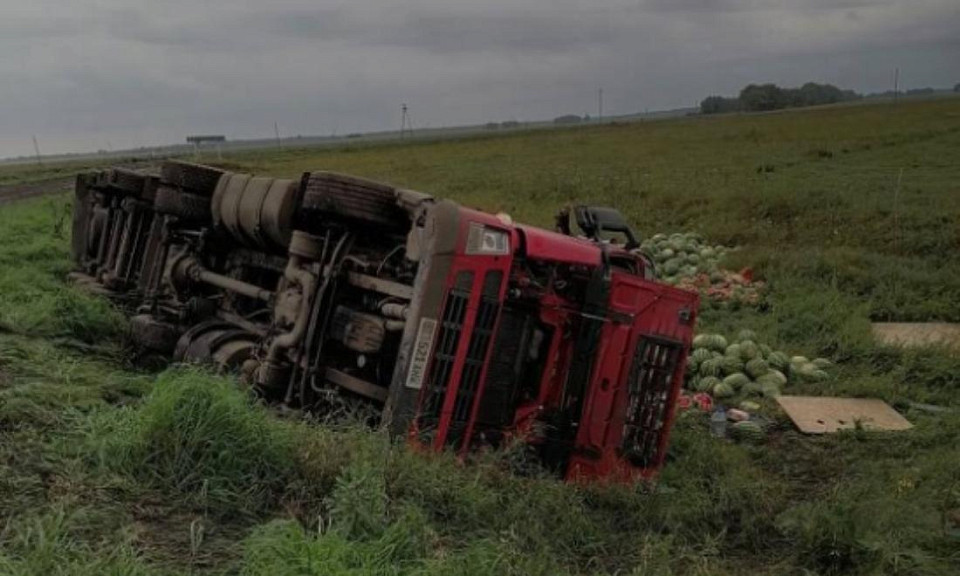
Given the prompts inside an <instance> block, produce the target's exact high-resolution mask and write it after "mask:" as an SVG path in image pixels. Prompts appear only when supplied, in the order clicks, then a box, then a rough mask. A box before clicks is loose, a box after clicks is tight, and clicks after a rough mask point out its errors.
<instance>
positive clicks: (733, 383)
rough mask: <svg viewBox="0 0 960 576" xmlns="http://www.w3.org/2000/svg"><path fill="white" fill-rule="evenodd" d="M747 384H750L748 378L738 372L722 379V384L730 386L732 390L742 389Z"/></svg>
mask: <svg viewBox="0 0 960 576" xmlns="http://www.w3.org/2000/svg"><path fill="white" fill-rule="evenodd" d="M747 382H750V377H749V376H747V375H746V374H743V373H739V372H738V373H737V374H731V375H729V376H727V377H726V378H724V379H723V383H724V384H726V385H727V386H730V387H731V388H733V389H734V390H739V389H741V388H743V387H744V386H745V385H746V384H747Z"/></svg>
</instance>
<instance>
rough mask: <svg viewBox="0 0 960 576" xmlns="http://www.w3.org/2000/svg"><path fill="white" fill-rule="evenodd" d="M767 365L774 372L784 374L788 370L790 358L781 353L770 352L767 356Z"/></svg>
mask: <svg viewBox="0 0 960 576" xmlns="http://www.w3.org/2000/svg"><path fill="white" fill-rule="evenodd" d="M767 364H769V365H770V367H771V368H773V369H775V370H779V371H781V372H786V371H787V370H789V368H790V358H789V357H788V356H787V355H786V354H784V353H783V352H779V351H777V352H771V353H770V354H769V355H767Z"/></svg>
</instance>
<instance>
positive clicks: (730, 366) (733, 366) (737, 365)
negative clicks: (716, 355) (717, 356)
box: [720, 355, 743, 376]
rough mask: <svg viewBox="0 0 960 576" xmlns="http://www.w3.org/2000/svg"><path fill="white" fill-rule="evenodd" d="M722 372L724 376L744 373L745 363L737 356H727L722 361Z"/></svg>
mask: <svg viewBox="0 0 960 576" xmlns="http://www.w3.org/2000/svg"><path fill="white" fill-rule="evenodd" d="M720 371H721V372H723V375H724V376H729V375H730V374H736V373H737V372H743V361H742V360H740V358H737V357H736V356H730V355H726V356H724V357H723V360H722V361H721V364H720Z"/></svg>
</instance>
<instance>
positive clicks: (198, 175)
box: [160, 160, 226, 198]
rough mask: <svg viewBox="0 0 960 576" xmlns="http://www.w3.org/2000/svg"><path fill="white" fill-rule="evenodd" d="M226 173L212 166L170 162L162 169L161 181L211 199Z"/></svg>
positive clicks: (176, 161)
mask: <svg viewBox="0 0 960 576" xmlns="http://www.w3.org/2000/svg"><path fill="white" fill-rule="evenodd" d="M224 174H226V172H225V171H223V170H220V169H218V168H214V167H212V166H204V165H202V164H193V163H191V162H181V161H179V160H170V161H167V162H164V163H163V166H161V167H160V181H161V182H163V183H164V184H168V185H171V186H177V187H179V188H181V189H183V190H186V191H188V192H190V193H193V194H199V195H201V196H206V197H207V198H209V197H210V196H212V195H213V191H214V190H215V189H216V188H217V182H219V181H220V177H221V176H223V175H224Z"/></svg>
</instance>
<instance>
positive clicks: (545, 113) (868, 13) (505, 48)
mask: <svg viewBox="0 0 960 576" xmlns="http://www.w3.org/2000/svg"><path fill="white" fill-rule="evenodd" d="M958 39H960V5H958V3H957V2H956V0H913V1H910V0H839V1H838V0H803V1H801V0H590V1H587V0H552V1H551V2H549V3H548V2H544V1H543V0H487V1H485V2H483V3H459V2H457V3H454V2H449V1H445V0H413V1H408V2H404V3H402V4H401V3H396V2H389V1H387V0H343V1H326V2H316V1H314V0H277V1H274V2H262V0H230V1H227V0H214V1H210V2H204V3H198V2H195V1H187V0H168V1H164V2H145V1H141V2H138V3H135V4H134V3H131V2H129V1H123V2H121V1H120V0H73V1H72V2H70V3H63V2H59V1H56V0H33V2H31V3H30V4H29V5H25V4H23V3H22V2H14V1H12V0H0V78H3V79H4V80H3V83H2V84H0V155H11V154H22V153H28V152H29V151H30V148H31V146H32V144H31V141H30V137H31V136H32V135H33V134H36V135H37V136H38V137H39V138H40V140H41V142H42V143H43V145H44V149H45V150H46V151H50V152H54V151H66V150H84V149H97V148H103V147H106V146H108V145H109V146H112V147H116V148H119V147H127V146H140V145H146V144H151V143H168V142H177V141H182V138H183V136H184V135H185V134H187V133H190V132H219V133H225V134H227V136H228V137H230V138H237V137H258V136H265V135H268V134H270V133H271V132H272V129H273V123H274V122H278V123H279V124H280V125H281V129H282V130H283V131H284V133H287V134H296V133H303V134H311V133H330V132H333V131H337V132H338V133H341V134H342V133H345V132H352V131H358V130H377V129H389V128H395V127H396V126H395V125H396V123H397V120H398V113H397V112H398V109H399V103H400V102H408V103H409V104H410V105H411V114H412V115H413V118H414V121H415V122H416V123H417V124H418V125H420V126H424V125H431V126H439V125H445V124H446V125H450V124H457V123H468V122H482V121H486V120H491V119H494V120H499V119H507V118H516V119H535V118H549V117H551V116H553V115H557V114H563V113H567V112H576V113H585V112H593V110H594V106H595V93H596V89H597V87H599V86H603V87H604V89H605V101H606V106H605V108H606V109H607V110H608V111H609V112H610V113H627V112H635V111H638V110H643V109H645V108H649V109H657V108H664V107H674V106H689V105H692V104H694V103H696V102H697V101H698V100H699V99H701V98H702V97H703V96H705V95H707V94H713V93H734V92H735V91H736V90H738V89H739V88H740V87H741V86H742V85H743V84H745V83H747V82H753V81H772V82H778V83H780V84H785V85H791V84H799V83H802V82H804V81H807V80H818V81H829V82H833V83H836V84H838V85H841V86H844V87H850V88H854V89H857V90H866V91H869V90H882V89H886V88H887V87H888V86H889V83H890V77H891V74H892V70H893V68H894V67H897V66H899V67H900V68H901V69H902V76H903V78H904V80H905V82H906V85H907V86H908V87H913V86H925V85H937V86H946V85H952V84H953V83H955V82H958V81H960V40H958Z"/></svg>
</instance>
